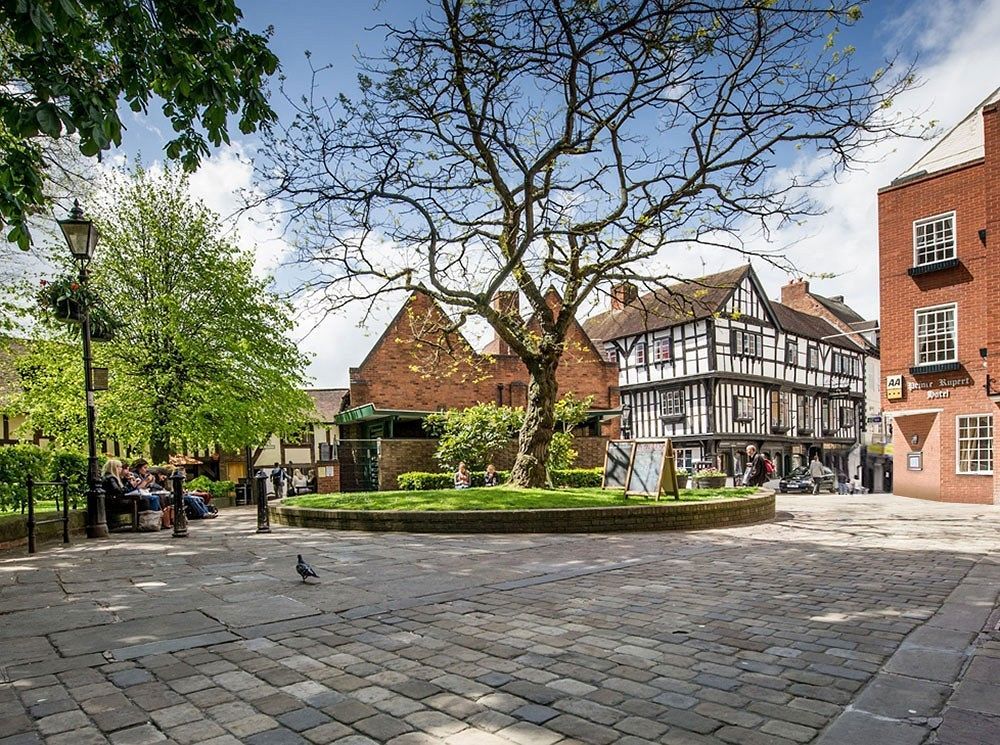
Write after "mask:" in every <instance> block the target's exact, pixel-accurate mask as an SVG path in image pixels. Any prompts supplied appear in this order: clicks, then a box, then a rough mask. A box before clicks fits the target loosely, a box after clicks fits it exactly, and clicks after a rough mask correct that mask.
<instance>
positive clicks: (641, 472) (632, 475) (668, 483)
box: [625, 440, 680, 499]
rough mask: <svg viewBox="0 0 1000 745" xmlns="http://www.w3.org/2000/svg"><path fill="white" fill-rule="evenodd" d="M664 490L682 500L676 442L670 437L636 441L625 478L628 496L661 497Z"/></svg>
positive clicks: (626, 494)
mask: <svg viewBox="0 0 1000 745" xmlns="http://www.w3.org/2000/svg"><path fill="white" fill-rule="evenodd" d="M663 492H669V493H670V494H672V495H673V497H674V499H680V491H679V490H678V488H677V468H676V464H675V462H674V448H673V445H672V444H671V442H670V440H658V441H649V442H636V443H635V446H634V448H633V450H632V461H631V463H630V464H629V471H628V476H627V477H626V479H625V496H626V497H627V496H629V495H631V494H636V495H643V496H647V497H656V498H657V499H659V498H660V494H662V493H663Z"/></svg>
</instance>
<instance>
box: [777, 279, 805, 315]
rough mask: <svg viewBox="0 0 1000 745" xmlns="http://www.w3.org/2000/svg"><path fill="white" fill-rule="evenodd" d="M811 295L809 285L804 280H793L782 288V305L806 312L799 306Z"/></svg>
mask: <svg viewBox="0 0 1000 745" xmlns="http://www.w3.org/2000/svg"><path fill="white" fill-rule="evenodd" d="M808 294H809V283H808V282H806V281H805V280H804V279H793V280H792V281H791V282H789V283H788V284H787V285H785V286H784V287H782V288H781V304H782V305H788V306H790V307H792V308H799V310H804V308H803V307H801V306H800V305H799V304H800V303H801V302H802V301H803V300H805V299H806V295H808Z"/></svg>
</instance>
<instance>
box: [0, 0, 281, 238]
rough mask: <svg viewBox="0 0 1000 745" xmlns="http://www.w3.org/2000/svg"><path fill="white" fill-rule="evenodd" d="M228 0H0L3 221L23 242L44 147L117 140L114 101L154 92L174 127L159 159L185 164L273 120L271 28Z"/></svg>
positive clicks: (84, 147) (133, 104) (44, 161)
mask: <svg viewBox="0 0 1000 745" xmlns="http://www.w3.org/2000/svg"><path fill="white" fill-rule="evenodd" d="M241 21H242V13H241V12H240V9H239V8H238V7H237V5H236V3H235V2H234V0H17V1H16V2H6V3H3V4H2V5H0V78H2V80H0V83H2V84H0V220H2V221H3V222H5V223H7V225H8V226H9V228H10V230H9V232H8V234H7V238H8V240H10V241H14V242H16V243H17V244H18V245H20V246H21V248H27V247H28V245H29V243H30V240H31V239H30V235H29V232H28V225H27V218H28V216H29V215H30V214H31V213H32V212H34V211H37V210H38V209H39V208H40V207H41V206H42V205H43V204H44V203H45V200H46V189H45V181H46V171H47V169H48V168H50V166H52V161H51V160H50V157H49V156H50V154H51V151H50V149H49V147H48V142H50V141H51V140H54V139H58V138H61V137H65V136H66V135H76V136H77V137H78V146H79V149H80V152H81V153H82V154H83V155H85V156H94V155H97V154H98V153H99V152H101V151H102V150H106V149H108V148H109V147H111V146H112V145H120V144H121V140H122V130H123V129H124V127H123V125H122V121H121V115H120V113H119V102H124V103H126V104H128V106H129V108H131V109H132V111H135V112H146V111H147V110H148V108H149V105H150V101H151V100H152V99H153V97H154V96H155V97H156V98H158V99H161V100H162V109H163V113H164V114H165V115H166V116H167V117H168V118H169V119H170V123H171V125H172V126H173V130H174V132H175V133H176V136H175V137H174V139H172V140H171V141H170V142H169V143H167V146H166V152H167V155H168V156H170V157H171V158H180V159H181V161H182V162H183V163H184V165H185V167H187V168H189V169H193V168H194V167H195V166H197V164H198V162H199V161H200V160H201V158H202V157H204V156H205V155H206V154H207V153H208V145H209V143H211V144H212V145H215V146H218V145H220V144H221V143H223V142H228V141H229V131H230V127H231V123H230V115H231V114H238V116H239V119H238V124H237V126H238V127H239V130H240V131H241V132H244V133H249V132H253V131H255V130H256V129H257V128H258V127H261V126H263V125H267V124H268V123H269V122H271V121H273V120H274V112H273V111H272V109H271V108H270V106H269V105H268V103H267V100H266V98H265V95H264V92H263V88H264V86H265V84H266V81H267V79H268V78H269V76H270V75H272V74H273V73H274V71H275V69H276V68H277V64H278V61H277V58H276V57H275V56H274V54H272V53H271V51H270V50H269V49H268V47H267V42H268V38H269V37H270V34H271V30H270V29H268V30H267V31H266V32H265V33H264V34H254V33H251V32H249V31H247V30H245V29H243V28H241V27H240V22H241Z"/></svg>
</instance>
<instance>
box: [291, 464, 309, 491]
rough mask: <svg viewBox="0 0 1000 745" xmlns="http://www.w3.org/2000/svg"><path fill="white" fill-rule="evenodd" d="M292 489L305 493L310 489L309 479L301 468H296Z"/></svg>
mask: <svg viewBox="0 0 1000 745" xmlns="http://www.w3.org/2000/svg"><path fill="white" fill-rule="evenodd" d="M292 491H293V493H295V494H305V493H306V492H307V491H309V481H308V479H306V475H305V474H304V473H302V469H300V468H296V469H295V471H294V472H293V473H292Z"/></svg>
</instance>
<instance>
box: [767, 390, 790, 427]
mask: <svg viewBox="0 0 1000 745" xmlns="http://www.w3.org/2000/svg"><path fill="white" fill-rule="evenodd" d="M788 398H789V396H788V392H787V391H771V426H772V427H776V428H781V429H788V426H789V425H788Z"/></svg>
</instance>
